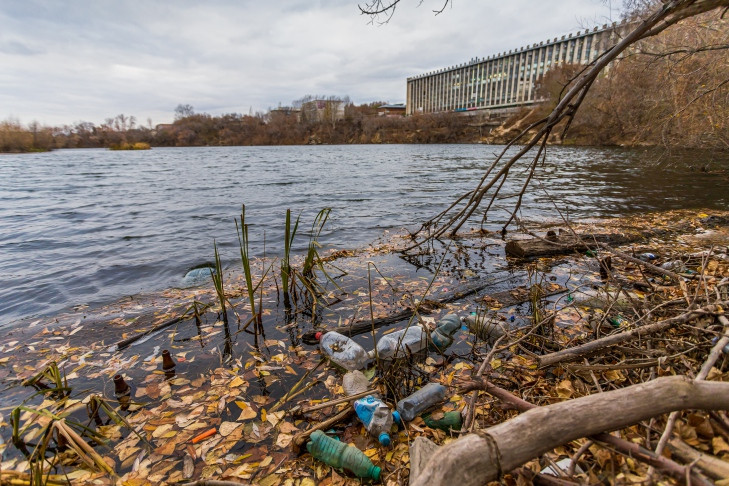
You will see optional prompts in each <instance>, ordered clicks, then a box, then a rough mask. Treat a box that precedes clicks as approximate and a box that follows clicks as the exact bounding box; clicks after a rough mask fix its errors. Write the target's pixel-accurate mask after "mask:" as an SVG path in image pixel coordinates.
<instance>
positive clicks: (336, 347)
mask: <svg viewBox="0 0 729 486" xmlns="http://www.w3.org/2000/svg"><path fill="white" fill-rule="evenodd" d="M316 339H318V340H319V349H321V351H322V353H324V354H325V355H326V356H327V358H329V359H330V360H331V362H332V363H334V364H336V365H339V366H341V367H342V368H344V369H345V370H348V371H354V370H361V369H362V368H364V367H365V365H367V361H368V357H367V351H365V349H364V348H363V347H362V346H360V345H359V344H357V343H355V342H354V341H353V340H352V339H351V338H348V337H347V336H343V335H342V334H339V333H338V332H334V331H330V332H328V333H326V334H322V333H320V332H318V333H316Z"/></svg>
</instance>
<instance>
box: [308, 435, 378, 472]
mask: <svg viewBox="0 0 729 486" xmlns="http://www.w3.org/2000/svg"><path fill="white" fill-rule="evenodd" d="M306 450H308V451H309V453H310V454H311V455H312V456H314V457H315V458H317V459H319V460H320V461H322V462H325V463H327V464H329V465H330V466H332V467H334V468H343V469H347V470H348V471H351V472H353V473H354V475H355V476H357V477H360V478H372V479H374V480H375V481H379V479H380V468H379V467H377V466H375V465H374V464H372V461H370V459H369V457H367V456H365V454H364V452H362V451H360V450H359V449H357V448H356V447H352V446H348V445H347V444H344V443H342V442H339V441H338V440H336V439H332V438H331V437H328V436H327V435H326V434H324V432H322V431H321V430H315V431H314V432H312V434H311V437H309V442H307V443H306Z"/></svg>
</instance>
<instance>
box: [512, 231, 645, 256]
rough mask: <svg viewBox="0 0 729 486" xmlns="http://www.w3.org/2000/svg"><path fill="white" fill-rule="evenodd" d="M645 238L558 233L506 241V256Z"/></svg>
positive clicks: (569, 250) (579, 249)
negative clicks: (547, 236) (550, 236)
mask: <svg viewBox="0 0 729 486" xmlns="http://www.w3.org/2000/svg"><path fill="white" fill-rule="evenodd" d="M643 238H645V236H644V235H640V234H637V235H619V234H609V233H608V234H598V235H588V234H585V235H578V237H575V236H574V235H559V236H556V237H553V238H552V239H546V238H530V239H525V240H510V241H508V242H507V243H506V256H510V257H517V258H531V257H538V256H550V255H565V254H567V253H573V252H575V251H577V252H584V251H587V250H594V249H595V248H598V247H599V246H600V245H599V243H607V244H609V245H624V244H626V243H632V242H635V241H639V240H642V239H643Z"/></svg>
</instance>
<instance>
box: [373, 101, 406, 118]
mask: <svg viewBox="0 0 729 486" xmlns="http://www.w3.org/2000/svg"><path fill="white" fill-rule="evenodd" d="M377 114H378V115H379V116H388V117H397V116H405V103H394V104H387V105H381V106H378V107H377Z"/></svg>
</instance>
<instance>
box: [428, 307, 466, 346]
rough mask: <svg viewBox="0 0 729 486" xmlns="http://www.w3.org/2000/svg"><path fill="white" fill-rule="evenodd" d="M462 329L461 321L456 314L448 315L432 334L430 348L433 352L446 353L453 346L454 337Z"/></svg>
mask: <svg viewBox="0 0 729 486" xmlns="http://www.w3.org/2000/svg"><path fill="white" fill-rule="evenodd" d="M460 327H461V320H460V319H459V318H458V316H457V315H455V314H448V315H447V316H445V317H444V318H443V319H441V320H440V322H439V323H438V327H436V328H435V329H434V330H433V332H431V333H430V347H431V348H432V350H433V351H436V350H440V351H445V350H446V348H448V347H449V346H450V345H451V344H453V336H454V335H455V333H457V332H458V329H459V328H460Z"/></svg>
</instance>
